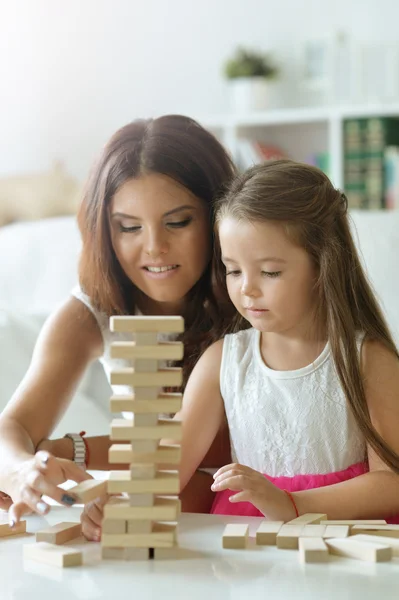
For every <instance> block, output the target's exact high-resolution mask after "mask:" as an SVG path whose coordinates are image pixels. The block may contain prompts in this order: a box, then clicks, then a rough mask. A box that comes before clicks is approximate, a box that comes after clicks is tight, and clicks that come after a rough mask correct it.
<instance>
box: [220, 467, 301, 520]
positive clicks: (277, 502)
mask: <svg viewBox="0 0 399 600" xmlns="http://www.w3.org/2000/svg"><path fill="white" fill-rule="evenodd" d="M213 477H214V483H213V485H212V486H211V489H212V490H213V491H214V492H221V491H223V490H233V491H236V492H238V493H237V494H234V495H233V496H230V498H229V500H230V502H251V503H252V504H253V505H254V506H255V507H256V508H257V509H258V510H259V511H260V512H261V513H263V514H264V515H265V517H267V518H268V519H270V520H276V521H277V520H278V521H289V520H291V519H294V518H295V516H296V515H295V510H294V508H293V506H292V503H291V501H290V499H289V497H288V496H287V494H285V492H283V491H282V490H280V489H279V488H278V487H276V486H275V485H273V484H272V483H271V482H270V481H269V480H268V479H266V477H265V476H264V475H262V473H259V472H258V471H255V470H254V469H251V468H250V467H245V466H243V465H239V464H230V465H226V466H224V467H222V468H221V469H219V470H218V471H217V472H216V473H215V475H214V476H213Z"/></svg>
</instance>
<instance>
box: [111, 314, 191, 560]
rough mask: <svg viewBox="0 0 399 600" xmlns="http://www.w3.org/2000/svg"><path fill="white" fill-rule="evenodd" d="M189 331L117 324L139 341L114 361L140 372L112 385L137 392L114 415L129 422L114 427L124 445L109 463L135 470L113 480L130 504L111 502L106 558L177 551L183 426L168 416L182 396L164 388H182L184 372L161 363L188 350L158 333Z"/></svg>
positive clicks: (170, 320) (118, 402) (121, 349)
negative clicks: (127, 363) (125, 362)
mask: <svg viewBox="0 0 399 600" xmlns="http://www.w3.org/2000/svg"><path fill="white" fill-rule="evenodd" d="M183 330H184V321H183V318H182V317H111V331H115V332H128V333H132V334H133V341H128V342H114V343H113V344H112V346H111V356H112V357H113V358H121V359H128V360H132V362H133V365H132V367H131V368H130V367H129V368H124V369H119V370H114V371H113V372H112V373H111V384H112V385H127V386H130V387H131V388H132V393H131V394H129V395H125V396H120V395H119V396H112V397H111V412H114V413H121V412H122V413H123V414H124V417H125V418H122V419H121V418H116V419H113V421H112V424H111V440H113V441H115V442H117V443H115V444H113V445H112V446H111V448H110V450H109V462H110V463H112V464H116V463H118V464H119V465H120V464H123V463H128V465H129V468H128V469H127V470H120V471H111V473H110V477H109V480H108V493H110V494H120V493H124V494H125V496H126V497H124V498H111V501H110V502H109V503H108V504H107V505H106V506H105V510H104V521H103V527H102V539H101V544H102V556H103V558H116V559H125V560H146V559H148V558H152V557H154V558H157V556H159V557H161V555H162V557H165V555H168V553H170V555H172V554H173V552H174V550H175V548H176V545H177V531H176V527H177V519H178V515H179V512H180V501H179V499H178V496H177V494H178V493H179V491H180V490H179V487H180V482H179V471H178V468H179V463H180V446H179V445H178V444H176V442H179V441H180V440H181V433H182V430H181V424H180V423H179V422H176V421H173V420H172V419H171V418H168V419H165V418H161V415H162V414H163V415H165V414H170V413H172V414H173V413H176V412H178V411H179V410H180V408H181V403H182V394H180V393H164V392H163V388H164V387H180V386H181V384H182V369H181V368H177V367H169V368H163V367H162V363H161V365H160V364H159V362H160V361H162V362H164V361H177V360H181V359H182V358H183V351H184V349H183V344H182V343H181V342H173V341H171V342H160V341H159V340H158V334H159V333H161V334H165V333H166V334H171V333H174V334H176V333H182V332H183ZM126 413H128V414H126ZM161 440H167V441H168V445H166V444H164V445H162V444H160V441H161ZM162 467H163V468H162ZM166 469H167V470H166ZM170 469H172V470H170Z"/></svg>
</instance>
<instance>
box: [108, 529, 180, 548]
mask: <svg viewBox="0 0 399 600" xmlns="http://www.w3.org/2000/svg"><path fill="white" fill-rule="evenodd" d="M175 539H176V532H175V530H172V529H167V530H165V529H164V527H162V528H160V526H159V523H154V525H153V530H152V532H151V533H126V534H124V535H112V534H103V535H102V539H101V543H102V545H103V546H104V547H112V548H170V547H171V546H173V544H174V543H175Z"/></svg>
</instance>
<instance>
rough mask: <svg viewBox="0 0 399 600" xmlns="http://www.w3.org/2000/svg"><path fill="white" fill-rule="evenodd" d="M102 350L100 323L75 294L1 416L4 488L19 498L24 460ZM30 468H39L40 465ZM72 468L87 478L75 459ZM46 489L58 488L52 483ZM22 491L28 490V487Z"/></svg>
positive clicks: (47, 330)
mask: <svg viewBox="0 0 399 600" xmlns="http://www.w3.org/2000/svg"><path fill="white" fill-rule="evenodd" d="M101 351H102V336H101V332H100V330H99V328H98V325H97V323H96V321H95V319H94V317H93V315H92V314H91V313H90V311H89V310H88V309H87V308H86V307H85V306H84V305H83V304H82V303H81V302H80V301H79V300H77V299H76V298H70V299H69V300H68V301H67V302H66V303H65V304H64V305H63V306H62V307H61V308H60V309H59V310H58V311H57V312H56V313H54V314H53V315H52V316H51V317H50V318H49V319H48V321H47V322H46V323H45V325H44V327H43V329H42V331H41V333H40V335H39V337H38V340H37V343H36V346H35V350H34V353H33V357H32V361H31V364H30V367H29V369H28V372H27V373H26V375H25V377H24V379H23V380H22V382H21V384H20V385H19V387H18V388H17V390H16V392H15V393H14V395H13V397H12V399H11V400H10V402H9V403H8V405H7V406H6V408H5V409H4V411H3V412H2V414H1V416H0V489H1V490H2V491H4V492H6V493H8V494H9V495H10V496H11V497H13V500H14V501H20V499H19V498H18V499H16V498H15V496H18V492H17V489H18V488H20V487H21V485H22V479H21V478H23V472H22V474H21V469H20V467H21V465H22V464H24V465H25V466H26V465H28V463H29V461H30V460H31V459H32V458H33V456H34V454H35V449H36V447H37V445H38V443H39V442H40V440H42V439H43V438H45V437H48V436H49V434H50V433H51V431H52V430H53V429H54V427H55V426H56V424H57V422H58V421H59V420H60V418H61V417H62V415H63V413H64V412H65V410H66V408H67V407H68V404H69V402H70V400H71V397H72V395H73V392H74V390H75V388H76V386H77V384H78V381H79V380H80V378H81V376H82V375H83V373H84V371H85V369H86V368H87V366H88V364H89V363H90V362H91V361H92V360H94V359H95V358H96V357H97V356H99V355H100V354H101ZM54 460H55V459H54ZM31 468H32V469H33V471H34V472H35V474H36V473H37V465H33V464H32V465H30V466H29V469H31ZM48 468H50V463H49V465H48ZM68 468H69V474H72V473H74V474H75V475H76V476H77V477H79V480H81V479H82V475H81V473H82V472H81V470H79V467H77V465H74V463H71V464H70V465H69V466H68ZM29 469H28V471H29V472H30V470H29ZM75 469H76V472H75ZM26 476H27V477H29V474H28V472H27V473H26ZM34 476H35V475H32V478H34ZM45 480H46V482H47V483H48V478H47V479H46V478H45ZM29 481H30V480H29ZM41 483H42V484H43V481H42V482H41ZM47 483H46V485H47ZM33 487H34V485H33ZM46 489H47V491H54V488H53V487H51V486H50V488H48V487H47V488H46ZM23 493H24V494H28V495H29V492H28V491H27V490H26V489H24V491H23ZM47 495H49V494H47ZM50 495H51V494H50ZM56 499H57V498H56Z"/></svg>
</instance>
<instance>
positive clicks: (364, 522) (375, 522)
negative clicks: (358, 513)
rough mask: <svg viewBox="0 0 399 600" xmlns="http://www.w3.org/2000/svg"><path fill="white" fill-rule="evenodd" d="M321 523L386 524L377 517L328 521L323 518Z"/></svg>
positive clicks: (350, 524)
mask: <svg viewBox="0 0 399 600" xmlns="http://www.w3.org/2000/svg"><path fill="white" fill-rule="evenodd" d="M320 524H321V525H349V527H352V526H353V525H386V524H387V522H386V521H383V520H378V519H374V520H373V519H370V520H361V519H360V520H359V519H358V520H352V521H351V520H349V521H348V520H347V521H345V520H341V521H339V520H338V521H329V520H323V521H321V523H320Z"/></svg>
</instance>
